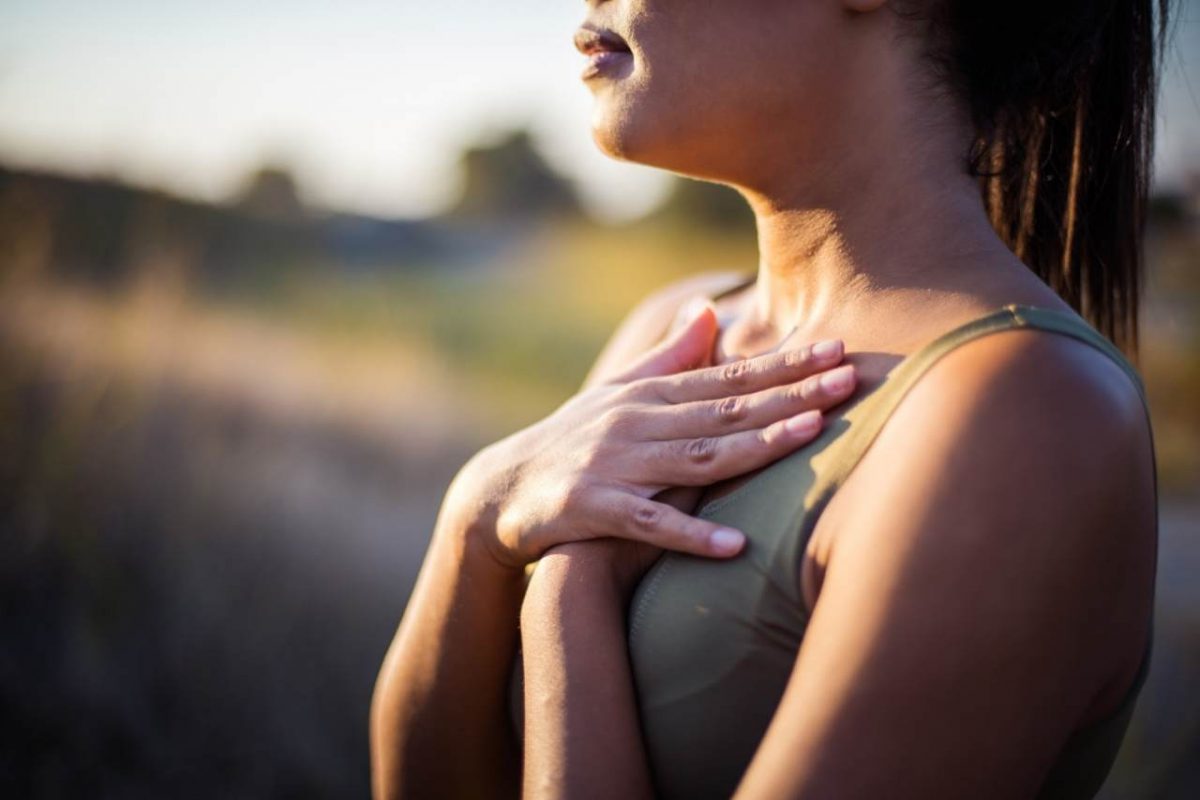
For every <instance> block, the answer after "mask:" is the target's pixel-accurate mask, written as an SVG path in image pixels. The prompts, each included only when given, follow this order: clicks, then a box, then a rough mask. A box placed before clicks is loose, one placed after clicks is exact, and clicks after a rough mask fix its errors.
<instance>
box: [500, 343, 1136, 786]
mask: <svg viewBox="0 0 1200 800" xmlns="http://www.w3.org/2000/svg"><path fill="white" fill-rule="evenodd" d="M1034 337H1036V335H1032V336H1031V335H1029V334H1020V333H1017V334H1006V335H1004V336H999V335H998V336H994V337H989V338H988V339H985V340H982V341H981V342H979V343H976V344H974V345H971V346H968V347H964V348H961V349H960V350H958V351H956V352H955V353H953V354H951V355H950V356H948V357H947V358H946V359H944V360H943V362H942V363H940V364H938V365H937V366H935V367H934V368H932V369H931V370H930V372H929V374H928V375H927V376H926V378H925V379H924V380H922V382H921V383H920V384H919V385H918V386H917V387H916V388H915V389H914V390H913V392H911V393H910V395H909V397H908V398H906V400H905V401H904V402H903V403H902V404H901V408H900V409H898V410H897V412H896V414H895V415H894V417H893V419H892V420H891V421H890V422H889V425H888V426H887V428H886V429H885V431H884V432H883V434H881V436H880V438H879V440H877V441H876V442H875V444H874V445H873V446H872V450H871V451H870V452H869V453H868V456H867V457H866V458H865V459H864V461H863V463H861V464H860V465H859V467H858V469H857V470H856V472H855V474H854V475H853V476H852V478H851V479H850V480H849V481H848V482H847V484H846V485H845V486H844V487H843V488H842V489H841V490H840V491H839V497H838V498H837V501H836V502H837V503H838V509H837V510H834V508H833V506H832V504H831V507H830V509H829V510H827V511H826V514H827V515H829V514H830V512H831V511H833V513H834V514H835V515H836V516H837V523H836V527H837V531H838V532H837V535H836V541H837V544H836V545H835V546H834V551H833V555H832V556H831V557H830V561H829V562H828V564H827V565H826V569H825V574H824V580H823V584H822V587H821V589H820V595H819V600H818V602H817V605H816V608H815V611H814V615H813V619H812V621H811V623H810V626H809V630H808V632H807V634H806V637H805V641H804V645H803V647H802V648H801V652H800V656H799V658H798V660H797V665H796V668H795V670H794V673H793V675H792V678H791V680H790V682H789V685H788V688H787V690H786V693H785V695H784V697H783V699H782V701H781V704H780V708H779V709H778V711H777V713H776V715H775V717H774V719H773V721H772V724H771V726H770V728H769V729H768V731H767V733H766V736H765V738H764V741H763V743H762V745H761V746H760V748H759V750H758V752H757V753H756V756H755V758H754V760H753V761H752V762H751V764H750V767H749V769H748V771H747V774H746V776H745V777H744V779H743V781H742V784H741V785H740V787H739V791H738V797H745V798H759V797H771V798H775V797H780V798H782V797H815V798H825V797H838V798H859V797H862V798H874V797H898V798H907V797H921V798H928V797H1018V796H1022V797H1023V796H1032V794H1033V793H1034V792H1036V789H1037V786H1038V782H1039V780H1040V778H1041V775H1042V773H1043V772H1044V770H1045V769H1046V768H1047V767H1048V766H1049V764H1050V761H1051V760H1052V759H1053V757H1054V755H1055V754H1056V753H1057V750H1058V748H1059V747H1060V746H1061V744H1062V743H1063V742H1064V741H1065V739H1066V737H1067V736H1068V735H1069V734H1070V732H1071V730H1072V729H1073V727H1075V726H1077V725H1078V724H1079V723H1080V721H1081V720H1082V721H1084V722H1087V721H1090V719H1091V718H1094V717H1096V716H1098V715H1100V714H1103V713H1104V712H1106V711H1107V710H1108V709H1110V708H1112V707H1114V706H1115V704H1116V702H1117V701H1118V700H1119V699H1120V698H1121V696H1122V694H1123V692H1124V690H1125V688H1126V687H1127V686H1128V684H1129V681H1130V679H1131V678H1132V676H1133V674H1134V672H1135V671H1136V669H1137V666H1138V663H1139V661H1140V656H1141V652H1142V646H1143V643H1144V641H1145V636H1146V635H1147V626H1148V621H1149V607H1148V602H1149V600H1148V598H1149V587H1150V586H1151V585H1152V581H1153V571H1154V564H1153V561H1154V558H1153V549H1154V548H1153V542H1152V537H1153V503H1154V487H1153V483H1152V480H1151V478H1152V475H1153V467H1152V459H1151V452H1150V449H1149V444H1148V443H1149V438H1148V432H1147V431H1146V428H1145V420H1144V414H1143V411H1142V407H1141V404H1140V402H1139V401H1138V399H1137V397H1136V395H1135V394H1134V393H1133V391H1132V388H1131V386H1130V385H1129V383H1128V381H1127V379H1126V377H1125V376H1124V375H1123V374H1121V373H1120V372H1119V371H1118V370H1116V369H1115V367H1113V366H1112V365H1111V364H1109V363H1108V362H1107V360H1105V359H1103V358H1099V357H1094V354H1092V353H1091V351H1087V350H1086V349H1085V348H1084V346H1083V345H1079V344H1078V343H1073V342H1071V341H1070V340H1066V339H1058V338H1048V337H1044V336H1043V337H1040V338H1034ZM1081 356H1082V358H1081ZM1030 387H1042V388H1043V389H1044V391H1041V392H1037V393H1035V392H1031V391H1030ZM897 464H904V469H902V470H898V469H896V465H897ZM823 522H824V520H823ZM1148 537H1149V539H1148ZM599 544H600V543H599V542H596V543H593V542H588V543H582V544H575V543H572V544H567V545H563V546H560V547H558V548H556V552H557V553H558V558H557V559H556V560H555V561H553V562H549V563H548V564H547V567H548V569H547V570H546V572H545V573H544V575H542V576H541V577H543V578H545V581H544V583H543V584H542V585H541V586H540V587H538V590H537V591H533V589H534V587H533V586H532V585H531V587H530V588H531V592H530V594H529V595H528V596H527V598H526V602H525V606H524V608H523V626H522V637H523V640H524V642H525V643H526V645H525V659H526V681H527V683H528V684H529V685H528V686H527V692H526V703H527V704H528V705H529V708H528V709H527V717H526V718H527V722H526V725H527V739H526V769H527V775H526V778H525V780H526V785H527V786H529V787H531V788H532V789H533V790H535V791H533V792H531V793H532V794H534V795H536V796H537V797H539V798H541V797H550V796H572V797H573V796H576V795H577V794H579V795H584V796H586V795H589V794H591V795H595V796H605V795H607V794H611V792H610V791H609V782H610V781H612V782H617V783H616V784H615V785H619V786H620V787H621V793H630V794H633V795H635V796H636V795H639V794H641V795H644V794H645V793H647V792H648V791H649V778H648V768H647V765H646V761H645V754H644V750H643V746H642V743H641V738H640V727H639V725H638V720H637V716H636V704H635V703H634V700H633V686H632V678H631V671H630V668H629V664H628V660H627V650H626V638H625V629H624V624H625V602H626V597H625V595H624V591H622V590H618V591H614V590H613V589H612V584H613V579H612V577H611V575H612V572H611V569H610V570H609V571H607V572H606V571H605V568H604V563H605V562H606V561H607V563H608V564H609V565H610V567H611V565H612V564H613V563H616V562H614V561H613V558H615V557H618V556H623V555H625V554H627V552H628V551H627V550H625V549H623V545H624V543H622V542H614V543H612V545H611V549H610V550H608V551H606V552H604V551H594V548H595V546H596V545H599ZM589 548H592V550H589ZM597 562H600V563H597ZM619 572H623V573H624V574H626V575H628V574H629V573H630V570H629V569H628V568H625V569H623V570H620V571H619ZM797 580H799V576H797ZM616 584H617V586H618V587H621V586H628V585H630V584H629V581H628V580H627V579H618V580H617V581H616Z"/></svg>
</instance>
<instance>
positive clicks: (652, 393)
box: [621, 377, 664, 402]
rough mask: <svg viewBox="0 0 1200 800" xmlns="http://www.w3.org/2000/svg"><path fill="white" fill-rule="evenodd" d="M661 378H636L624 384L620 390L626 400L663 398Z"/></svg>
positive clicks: (658, 399) (659, 399)
mask: <svg viewBox="0 0 1200 800" xmlns="http://www.w3.org/2000/svg"><path fill="white" fill-rule="evenodd" d="M663 391H664V390H663V388H662V379H661V378H657V377H655V378H638V379H637V380H635V381H630V382H629V383H627V384H625V387H624V390H623V391H622V393H621V394H622V395H623V399H625V400H627V401H635V402H636V401H658V402H661V401H662V400H663V398H664V394H663Z"/></svg>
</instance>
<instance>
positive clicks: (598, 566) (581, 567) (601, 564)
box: [522, 542, 626, 616]
mask: <svg viewBox="0 0 1200 800" xmlns="http://www.w3.org/2000/svg"><path fill="white" fill-rule="evenodd" d="M589 544H590V542H572V543H570V544H565V545H558V546H556V547H552V548H550V549H549V550H547V551H546V552H545V554H543V556H542V558H541V559H540V560H539V561H538V562H537V569H535V570H533V574H532V576H531V578H530V580H529V585H528V587H527V588H526V590H525V601H524V603H523V605H522V614H523V615H525V614H529V615H531V616H537V615H542V614H544V613H547V612H549V613H552V614H557V613H560V612H561V611H562V609H563V608H564V607H567V606H574V605H578V604H581V603H599V604H604V605H614V606H617V605H619V606H620V607H622V608H623V607H624V603H625V599H626V598H625V594H626V592H625V591H624V588H623V586H622V583H621V580H620V576H619V574H618V570H617V569H616V567H615V566H614V563H613V561H612V559H610V558H606V557H604V555H603V553H601V552H600V551H599V550H598V549H596V548H591V547H588V545H589Z"/></svg>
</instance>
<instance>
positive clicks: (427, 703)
mask: <svg viewBox="0 0 1200 800" xmlns="http://www.w3.org/2000/svg"><path fill="white" fill-rule="evenodd" d="M447 508H448V506H443V509H444V511H443V514H442V516H441V517H439V519H438V523H437V527H436V529H435V531H434V534H433V541H432V543H431V544H430V548H429V552H428V553H427V555H426V558H425V562H424V564H423V565H422V567H421V572H420V574H419V575H418V577H417V583H416V585H415V586H414V588H413V593H412V599H411V600H410V602H409V605H408V608H407V609H406V610H405V613H404V617H403V619H402V620H401V623H400V627H399V630H398V631H397V633H396V636H395V639H394V640H393V641H392V645H391V647H390V648H389V649H388V653H387V657H386V659H385V660H384V664H383V668H382V670H381V671H380V675H379V680H378V682H377V684H376V687H375V698H374V701H373V702H372V706H371V762H372V767H373V775H372V783H373V788H374V793H375V796H376V797H377V798H393V797H423V796H425V797H514V796H516V795H517V793H518V789H519V786H520V769H519V767H520V755H519V753H518V750H517V746H516V743H515V741H514V739H513V736H512V731H511V727H510V725H509V719H508V714H507V708H508V705H507V687H508V674H509V670H510V668H511V664H512V659H513V656H514V653H515V650H516V643H517V629H516V620H517V615H518V613H519V610H520V606H521V597H522V594H523V592H524V572H523V570H520V569H516V568H510V567H504V566H501V565H500V564H498V563H497V562H496V560H495V559H494V558H493V557H492V556H491V555H490V554H488V553H484V552H481V551H480V550H479V548H478V547H477V546H476V545H475V544H473V543H474V542H478V541H480V537H477V536H475V535H473V533H474V531H473V530H472V525H473V524H480V521H470V520H465V519H460V518H458V517H457V515H456V514H455V513H454V512H453V511H449V510H446V509H447Z"/></svg>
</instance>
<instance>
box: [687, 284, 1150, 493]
mask: <svg viewBox="0 0 1200 800" xmlns="http://www.w3.org/2000/svg"><path fill="white" fill-rule="evenodd" d="M753 280H754V279H753V278H751V279H750V280H749V281H741V282H739V284H738V285H736V286H733V287H730V288H727V289H723V290H721V291H720V292H716V293H715V294H713V295H710V299H716V298H718V297H722V296H724V295H726V294H729V293H731V292H734V291H737V290H738V289H741V288H744V287H745V286H747V285H749V283H750V282H752V281H753ZM1006 319H1007V320H1011V321H1012V323H1013V325H1012V326H1006V325H998V324H997V323H1000V322H1002V321H1003V320H1006ZM1039 319H1040V320H1042V321H1049V320H1056V321H1057V322H1058V325H1054V324H1053V323H1052V324H1051V325H1049V326H1047V327H1049V328H1051V329H1052V330H1053V329H1059V330H1061V328H1062V327H1065V328H1067V329H1070V330H1073V331H1074V332H1075V333H1076V334H1078V335H1079V338H1083V339H1085V340H1086V341H1088V342H1089V343H1091V344H1093V345H1094V346H1096V347H1097V348H1099V349H1101V350H1102V351H1104V352H1105V353H1106V354H1108V355H1109V356H1110V357H1111V358H1113V359H1114V360H1115V361H1116V362H1117V364H1118V366H1120V367H1121V369H1122V370H1123V371H1124V372H1125V373H1126V374H1127V375H1129V377H1130V379H1131V380H1132V381H1133V383H1134V386H1135V388H1136V389H1137V391H1138V394H1139V395H1140V396H1141V397H1142V401H1143V403H1145V401H1146V397H1145V390H1144V388H1143V386H1142V382H1141V379H1140V376H1139V375H1138V374H1137V371H1136V370H1135V368H1134V367H1133V365H1132V364H1130V363H1129V361H1128V360H1127V359H1126V358H1125V356H1124V354H1123V353H1122V352H1121V351H1120V350H1119V349H1118V348H1117V347H1116V345H1114V344H1112V342H1110V341H1109V340H1108V339H1106V338H1105V337H1104V336H1103V335H1102V334H1101V333H1100V332H1099V331H1097V330H1096V329H1095V328H1093V327H1092V326H1091V325H1089V324H1088V322H1087V321H1086V320H1085V319H1083V317H1081V316H1079V315H1078V314H1076V313H1075V312H1073V311H1061V310H1059V309H1053V308H1046V307H1044V306H1034V305H1028V304H1024V303H1006V304H1004V305H1003V306H1000V307H999V308H996V309H994V310H992V311H989V312H986V313H984V314H982V315H980V316H977V317H974V318H972V319H969V320H967V321H965V322H963V323H961V324H959V325H956V326H955V327H953V328H951V329H950V330H948V331H946V332H945V333H942V334H939V335H937V336H935V337H933V338H932V339H930V340H929V341H928V342H926V343H925V344H923V345H922V346H920V347H918V348H917V349H916V350H914V351H912V352H911V353H909V354H908V355H905V356H903V357H902V358H901V359H900V360H899V361H897V362H896V364H895V365H894V366H893V367H892V368H891V369H890V370H888V373H887V375H886V377H885V378H884V379H883V381H882V382H881V383H880V384H879V385H878V386H877V387H875V389H873V390H872V391H871V392H870V393H868V394H867V395H865V396H863V397H862V398H861V400H860V401H859V402H858V403H856V404H855V406H858V405H859V404H866V403H869V402H870V401H871V399H872V398H874V397H875V396H876V395H877V394H879V393H880V392H881V390H884V389H885V388H887V386H888V384H889V383H890V382H891V381H892V379H893V378H894V377H896V376H902V375H904V373H905V372H906V371H908V370H909V369H919V366H917V365H919V364H920V362H921V360H922V359H924V358H927V357H929V356H931V355H932V356H934V358H935V360H936V357H937V355H938V351H939V350H944V349H947V345H949V344H951V343H952V342H953V341H954V340H955V339H957V338H959V337H961V336H963V335H964V334H967V333H969V332H972V331H974V330H977V329H987V328H989V327H992V326H996V329H997V330H1003V329H1006V328H1008V327H1026V326H1028V325H1029V324H1030V322H1032V323H1033V327H1035V328H1040V329H1045V328H1043V327H1042V326H1039V325H1037V321H1038V320H1039ZM970 338H974V337H971V336H967V339H970ZM926 366H929V365H926ZM921 371H923V370H921ZM814 441H815V440H814ZM810 444H811V443H810ZM805 447H807V445H805ZM805 447H801V448H800V451H803V450H804V449H805ZM800 451H796V452H800ZM791 455H792V454H789V455H786V456H783V457H782V458H781V459H779V461H776V462H773V463H772V464H768V465H767V466H766V467H764V468H762V469H761V470H759V471H758V472H756V473H755V474H754V475H752V476H750V477H749V478H747V479H746V480H745V481H743V482H742V483H740V484H738V485H737V486H734V487H733V488H732V489H730V490H729V491H728V492H726V493H725V494H722V495H720V496H718V497H715V498H713V499H712V500H709V501H708V502H706V503H704V504H703V505H702V506H700V507H699V508H698V509H697V510H696V512H695V514H696V515H697V516H703V515H705V514H707V513H709V512H711V511H714V510H716V509H717V508H718V507H721V506H724V505H726V504H727V503H730V502H733V501H734V500H735V499H736V498H738V497H740V496H741V495H742V494H744V493H746V492H748V491H749V490H750V489H751V488H752V487H753V486H755V485H756V484H757V482H758V481H759V479H760V478H761V477H762V476H763V475H766V474H768V473H769V472H770V471H771V469H772V468H773V467H774V466H775V465H776V464H778V463H779V462H780V461H784V460H787V459H788V458H789V457H790V456H791Z"/></svg>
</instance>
